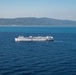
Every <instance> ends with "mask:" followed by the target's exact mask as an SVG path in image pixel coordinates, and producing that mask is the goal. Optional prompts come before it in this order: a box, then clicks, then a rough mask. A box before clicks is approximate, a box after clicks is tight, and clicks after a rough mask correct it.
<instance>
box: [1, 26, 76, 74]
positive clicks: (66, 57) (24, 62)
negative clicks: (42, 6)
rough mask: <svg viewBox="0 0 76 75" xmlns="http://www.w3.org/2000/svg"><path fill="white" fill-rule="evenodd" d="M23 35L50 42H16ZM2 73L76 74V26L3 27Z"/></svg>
mask: <svg viewBox="0 0 76 75" xmlns="http://www.w3.org/2000/svg"><path fill="white" fill-rule="evenodd" d="M19 35H23V36H29V35H32V36H47V35H49V36H50V35H51V36H53V37H54V41H50V42H15V41H14V38H15V37H18V36H19ZM0 75H76V27H0Z"/></svg>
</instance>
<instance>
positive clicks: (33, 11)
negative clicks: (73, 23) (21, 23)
mask: <svg viewBox="0 0 76 75" xmlns="http://www.w3.org/2000/svg"><path fill="white" fill-rule="evenodd" d="M16 17H49V18H56V19H69V20H76V0H0V18H16Z"/></svg>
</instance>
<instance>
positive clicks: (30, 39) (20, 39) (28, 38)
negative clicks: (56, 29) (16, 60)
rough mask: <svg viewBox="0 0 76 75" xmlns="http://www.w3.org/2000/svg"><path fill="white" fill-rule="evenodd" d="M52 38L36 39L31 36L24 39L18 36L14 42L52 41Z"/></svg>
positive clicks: (38, 37) (41, 37) (39, 37)
mask: <svg viewBox="0 0 76 75" xmlns="http://www.w3.org/2000/svg"><path fill="white" fill-rule="evenodd" d="M53 40H54V38H53V37H52V36H46V37H43V36H37V37H33V36H29V37H24V36H19V37H18V38H15V41H16V42H19V41H53Z"/></svg>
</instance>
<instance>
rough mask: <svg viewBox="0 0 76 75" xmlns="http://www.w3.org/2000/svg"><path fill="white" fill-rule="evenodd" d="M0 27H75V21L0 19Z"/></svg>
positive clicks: (31, 18)
mask: <svg viewBox="0 0 76 75" xmlns="http://www.w3.org/2000/svg"><path fill="white" fill-rule="evenodd" d="M0 25H76V21H72V20H59V19H52V18H46V17H43V18H36V17H27V18H0Z"/></svg>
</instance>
